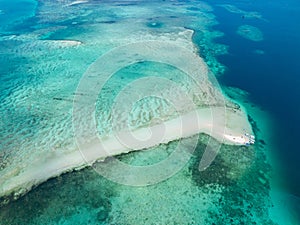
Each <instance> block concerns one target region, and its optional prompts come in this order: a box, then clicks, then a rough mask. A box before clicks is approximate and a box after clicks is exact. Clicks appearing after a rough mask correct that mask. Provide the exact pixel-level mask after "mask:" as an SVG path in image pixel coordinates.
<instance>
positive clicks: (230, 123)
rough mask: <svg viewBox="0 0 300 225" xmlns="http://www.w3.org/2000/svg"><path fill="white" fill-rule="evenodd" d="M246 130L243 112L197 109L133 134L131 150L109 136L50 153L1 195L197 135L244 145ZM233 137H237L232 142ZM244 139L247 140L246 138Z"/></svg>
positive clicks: (14, 194)
mask: <svg viewBox="0 0 300 225" xmlns="http://www.w3.org/2000/svg"><path fill="white" fill-rule="evenodd" d="M211 110H215V112H216V113H215V114H214V115H217V116H214V118H212V116H211ZM197 120H198V122H197ZM195 121H196V122H197V123H196V122H195ZM183 123H184V124H183ZM212 128H213V129H212ZM149 129H150V130H151V131H152V132H153V134H155V133H156V132H160V131H161V130H163V131H164V133H163V136H161V138H160V139H159V140H157V139H155V138H154V140H153V139H151V138H150V139H148V140H147V137H149ZM245 131H246V132H247V133H251V134H252V129H251V127H250V125H249V123H248V120H247V118H246V113H244V112H242V111H233V110H232V109H227V110H226V111H225V110H224V108H223V107H214V108H201V109H197V110H195V111H193V112H189V113H187V114H184V115H182V116H180V117H178V118H175V119H172V120H169V121H166V122H164V123H162V124H158V125H155V126H152V127H148V128H140V129H137V130H135V131H133V132H132V134H133V135H134V136H135V137H137V138H138V139H140V140H143V141H141V142H139V141H136V142H131V143H129V147H128V146H125V145H124V143H121V142H120V141H119V140H118V138H117V137H116V136H110V137H106V138H104V139H102V140H100V142H101V144H102V146H101V147H100V146H99V144H97V143H98V142H99V140H94V141H92V142H89V143H87V145H86V148H84V149H81V151H79V150H74V151H72V152H71V153H68V154H59V153H57V152H53V153H51V154H48V155H47V156H45V157H44V158H43V160H39V161H36V162H33V163H32V164H31V165H30V166H29V167H26V168H24V169H23V170H22V171H21V172H20V173H19V174H18V175H17V176H13V177H10V178H9V179H7V180H5V181H4V182H3V183H2V185H1V189H0V196H1V197H4V196H11V197H12V198H14V199H16V198H18V197H19V196H21V195H23V194H25V193H26V192H28V191H30V189H31V188H32V187H34V186H37V185H39V184H41V183H42V182H45V181H46V180H48V179H49V178H52V177H56V176H59V175H61V174H63V173H66V172H68V171H72V170H74V169H75V170H76V169H80V168H84V167H86V166H88V165H91V164H92V163H94V162H95V161H97V160H104V159H105V158H106V157H108V156H114V155H118V154H121V153H127V152H130V151H135V150H140V149H144V148H149V147H153V146H156V145H159V144H162V143H168V142H170V141H173V140H178V139H180V138H186V137H190V136H192V135H195V134H197V133H206V134H209V135H210V136H212V137H214V138H215V139H217V140H218V141H220V142H223V143H225V144H231V145H244V144H245V143H244V139H243V138H238V137H241V136H242V135H243V134H244V133H245ZM127 134H129V132H123V135H125V136H126V135H127ZM154 136H155V135H154ZM233 137H237V138H236V139H233ZM244 138H245V140H246V139H247V137H246V136H244ZM246 141H247V140H246ZM83 155H84V157H83ZM41 168H42V169H41Z"/></svg>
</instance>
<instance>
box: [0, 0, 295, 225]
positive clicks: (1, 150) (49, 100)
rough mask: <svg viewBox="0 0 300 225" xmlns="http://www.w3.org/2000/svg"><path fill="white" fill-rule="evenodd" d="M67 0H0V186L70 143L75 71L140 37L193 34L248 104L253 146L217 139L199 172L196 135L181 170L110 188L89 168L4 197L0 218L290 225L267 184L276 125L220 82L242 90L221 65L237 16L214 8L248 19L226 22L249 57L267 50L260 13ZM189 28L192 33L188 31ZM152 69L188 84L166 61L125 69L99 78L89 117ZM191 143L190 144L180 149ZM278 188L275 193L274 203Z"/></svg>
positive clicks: (159, 151) (186, 38) (291, 217)
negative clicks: (100, 86)
mask: <svg viewBox="0 0 300 225" xmlns="http://www.w3.org/2000/svg"><path fill="white" fill-rule="evenodd" d="M70 3H71V1H45V0H43V1H39V2H38V3H37V2H35V1H10V2H8V1H4V0H2V1H0V10H1V11H0V12H1V13H0V18H1V24H0V33H1V36H0V42H1V45H0V52H1V55H0V64H1V67H0V74H1V76H0V92H1V96H0V101H1V105H0V116H1V121H0V138H1V140H2V141H1V143H0V176H1V185H0V187H1V189H2V187H4V184H5V182H6V181H7V180H9V179H10V178H11V177H15V176H18V174H20V173H21V172H22V171H23V169H24V168H26V167H28V166H30V165H31V164H32V163H35V162H36V161H39V160H42V159H43V158H44V157H45V156H49V155H51V154H54V155H55V154H61V153H68V152H72V151H74V149H76V148H77V146H76V142H75V140H74V137H73V136H74V133H73V126H72V107H73V98H74V96H75V95H76V94H78V93H76V88H77V85H78V83H79V81H80V79H81V77H82V75H83V74H84V73H85V71H86V70H87V68H88V67H89V66H90V65H91V64H92V63H93V62H94V61H95V60H96V59H97V58H98V57H99V56H100V55H102V54H104V53H106V52H108V51H109V50H111V49H113V48H114V47H117V46H120V45H124V44H128V43H134V42H136V41H141V40H151V41H157V40H168V41H169V40H173V41H174V40H175V41H177V43H179V44H181V45H182V46H184V47H185V48H191V46H193V45H191V43H192V41H193V42H194V44H195V46H197V47H198V48H199V49H200V50H199V54H200V55H201V57H203V58H204V60H205V62H206V63H207V65H208V67H209V69H210V71H211V74H210V76H217V77H218V78H219V79H220V80H221V81H222V79H224V80H225V81H224V84H223V83H222V85H223V90H224V93H226V94H227V95H228V96H229V97H231V98H232V99H233V100H235V101H237V102H239V103H240V104H242V105H243V106H244V107H246V109H247V111H248V114H249V115H248V118H249V122H250V123H251V125H252V129H253V131H254V134H255V136H256V140H257V141H256V143H255V144H254V145H252V146H247V147H246V146H229V145H222V147H221V149H220V151H219V153H218V155H217V157H216V159H215V160H214V161H213V163H212V165H210V166H209V167H208V168H207V169H206V170H204V171H199V168H198V167H199V161H200V159H201V156H202V155H203V153H204V151H205V148H206V144H207V142H208V140H209V137H208V136H207V135H204V134H200V135H199V141H198V144H197V148H196V149H195V151H194V152H193V154H192V156H191V159H190V160H189V162H188V163H187V164H186V165H185V166H184V167H183V168H182V170H180V171H179V172H178V173H177V174H175V175H174V176H172V177H170V178H169V179H166V180H164V181H163V182H160V183H157V184H154V185H150V186H145V187H131V186H125V185H121V184H117V183H114V182H112V181H109V180H107V179H106V178H103V177H102V176H100V175H99V174H98V173H96V171H95V170H93V168H92V167H88V168H85V169H82V170H79V171H73V172H70V173H66V174H63V175H61V176H59V177H56V178H51V179H50V180H48V181H46V182H43V183H42V184H40V185H39V186H37V187H35V188H34V189H33V190H31V191H29V190H25V191H24V194H25V193H26V194H25V195H24V196H22V197H19V198H18V199H16V200H13V199H12V198H13V197H12V196H8V197H2V198H0V200H1V204H2V205H1V208H0V224H5V225H6V224H298V222H299V221H297V219H299V218H297V211H296V209H298V210H299V200H297V197H291V196H292V195H289V194H287V193H286V191H285V190H284V189H283V190H282V189H280V190H279V191H278V189H277V186H276V185H274V184H273V183H276V180H280V181H281V180H282V178H281V177H280V176H281V175H278V174H277V170H276V169H275V167H276V163H274V162H273V161H272V157H274V155H272V154H273V153H272V152H274V151H275V148H274V146H275V145H276V143H273V135H276V134H273V133H272V132H273V131H272V126H273V124H272V125H269V124H268V123H267V122H266V121H265V118H264V117H263V116H262V115H266V116H267V117H268V118H272V115H270V114H268V112H262V111H261V110H260V109H259V106H256V105H254V104H253V103H252V102H251V100H252V99H251V98H253V96H252V95H251V92H250V90H249V89H247V88H245V89H247V91H249V92H250V94H249V93H247V92H244V91H242V90H240V89H234V88H229V87H228V85H229V84H230V85H232V86H237V87H239V88H241V89H243V86H242V85H237V83H235V82H232V83H231V82H229V81H228V80H227V82H226V79H227V78H226V77H228V76H229V77H230V75H228V74H229V72H228V71H231V68H235V67H231V64H234V63H235V62H228V61H226V57H230V55H231V54H233V53H232V52H231V51H232V48H233V47H232V44H230V43H228V40H227V39H226V38H228V33H226V32H227V29H226V26H229V25H230V24H231V23H230V21H231V22H232V21H235V19H231V20H230V19H228V23H226V22H225V21H227V19H223V17H222V15H227V14H228V15H230V13H232V14H233V15H237V17H238V18H241V17H242V20H243V21H244V20H248V21H247V22H241V23H239V24H237V26H234V31H235V32H236V31H237V30H238V28H239V27H240V26H242V27H241V29H240V30H239V32H236V33H235V34H236V35H237V36H234V37H236V38H237V39H238V38H243V39H242V40H244V39H245V40H247V41H249V43H248V42H247V43H246V44H248V45H249V49H251V51H254V53H251V54H253V55H255V57H260V56H261V55H262V56H263V57H266V56H267V54H268V53H267V51H266V50H265V49H264V48H263V46H261V45H260V44H259V43H260V42H261V41H262V40H263V38H266V37H265V34H264V31H261V30H259V28H258V27H259V26H258V25H259V24H260V23H262V24H263V23H268V21H266V20H268V18H265V17H267V16H264V15H263V13H262V16H261V15H260V14H259V13H246V11H247V12H248V11H254V9H252V8H250V9H247V8H243V9H244V11H241V10H237V8H234V7H233V8H232V7H228V6H227V7H226V6H225V7H224V6H222V7H221V6H219V5H213V4H212V5H210V3H203V2H199V1H163V2H160V1H151V2H149V1H132V2H131V1H129V2H127V1H126V2H124V1H114V2H110V1H101V2H100V1H90V2H88V3H82V4H74V5H70ZM220 4H223V3H220ZM241 8H242V7H241ZM238 9H239V8H238ZM221 10H223V11H222V12H219V11H221ZM226 10H227V11H226ZM229 11H231V12H229ZM226 13H227V14H226ZM253 20H258V21H259V22H257V23H258V24H256V23H252V21H253ZM232 23H233V22H232ZM243 25H247V26H246V27H245V26H243ZM253 27H254V28H253ZM188 30H193V31H194V33H193V35H191V33H188V32H186V31H188ZM228 30H229V29H228ZM255 31H256V32H255ZM260 32H261V33H260ZM229 39H230V38H229ZM62 40H67V41H68V42H63V41H62ZM230 41H232V42H235V41H234V40H230ZM254 43H258V44H257V45H256V44H254ZM244 44H245V43H242V45H244ZM249 51H250V50H249ZM265 52H266V53H265ZM235 54H237V53H235ZM240 54H244V53H240ZM221 56H222V57H221ZM221 62H222V63H221ZM242 65H244V64H242ZM245 67H246V65H245ZM240 73H244V72H240ZM150 74H151V76H164V77H165V78H168V79H174V81H175V82H178V83H179V84H182V86H183V87H184V84H186V83H188V81H187V80H185V78H184V74H183V73H182V71H178V70H177V69H175V68H173V67H171V66H169V65H163V64H157V63H156V64H155V63H151V62H146V63H142V64H136V65H131V66H129V67H127V68H125V69H123V70H120V71H118V73H116V74H115V77H114V78H112V79H111V80H110V81H109V82H107V83H106V85H107V86H106V87H105V88H104V90H105V91H104V95H99V101H98V102H97V105H96V110H97V111H96V113H99V114H100V115H101V112H102V111H104V112H105V111H106V110H105V109H106V108H104V106H106V104H107V105H110V104H111V101H112V97H115V96H116V95H117V94H118V92H119V91H120V90H122V88H123V87H124V85H126V84H127V83H129V82H131V81H132V80H134V79H137V78H140V77H147V76H149V75H150ZM224 74H225V75H224ZM241 76H242V75H241ZM235 79H236V78H234V79H233V80H235ZM245 79H249V77H247V76H245ZM227 83H229V84H227ZM226 84H227V86H226ZM174 95H175V94H174ZM164 104H165V105H166V106H165V105H164ZM159 105H163V106H164V109H165V110H166V111H163V110H162V111H161V114H159V113H158V114H157V115H159V116H161V117H163V116H165V115H169V114H168V112H170V108H169V105H168V103H165V102H160V103H159ZM150 108H151V107H150ZM146 109H148V108H146ZM146 111H149V110H146ZM264 113H265V114H264ZM105 116H106V115H104V116H103V118H104V119H103V118H102V117H101V116H99V121H98V124H97V125H98V131H99V133H100V135H104V134H107V133H109V132H110V130H109V127H108V128H107V127H105V125H103V124H102V123H101V122H103V121H106V118H105ZM146 122H148V120H147V121H146ZM272 122H273V121H272ZM177 145H178V141H173V142H170V143H168V144H160V145H158V146H156V147H153V148H150V149H147V150H142V151H137V152H131V153H128V154H123V155H120V156H118V157H117V158H118V159H119V160H120V161H122V162H124V163H127V164H130V165H135V166H137V165H138V166H145V165H151V164H155V163H158V162H160V161H162V160H164V159H166V158H168V156H169V155H171V154H172V152H173V151H174V149H175V148H176V146H177ZM189 148H190V146H186V149H187V151H189ZM107 160H109V159H107ZM274 161H276V160H274ZM46 164H47V161H46V162H45V167H46ZM98 165H99V166H101V162H98ZM94 166H95V167H97V164H96V165H94ZM276 168H277V167H276ZM43 169H44V168H43V167H41V168H40V170H41V171H42V170H43ZM272 180H275V182H273V181H272ZM27 191H29V192H28V193H27ZM274 192H276V193H278V197H277V198H276V199H275V198H274ZM276 196H277V195H276ZM287 196H288V197H287ZM278 199H281V201H279V200H278ZM7 200H10V202H9V203H8V202H7ZM4 203H5V204H4ZM282 218H284V219H282Z"/></svg>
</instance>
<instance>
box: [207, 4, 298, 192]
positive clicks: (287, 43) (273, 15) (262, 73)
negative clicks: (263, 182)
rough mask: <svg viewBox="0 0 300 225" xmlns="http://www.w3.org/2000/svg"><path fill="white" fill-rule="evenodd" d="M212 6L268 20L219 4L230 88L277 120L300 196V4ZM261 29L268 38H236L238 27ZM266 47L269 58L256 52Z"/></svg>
mask: <svg viewBox="0 0 300 225" xmlns="http://www.w3.org/2000/svg"><path fill="white" fill-rule="evenodd" d="M210 3H211V4H212V5H217V4H225V3H226V4H234V5H235V6H237V7H238V8H240V9H243V10H245V11H258V12H260V13H261V14H262V15H263V17H264V18H265V19H266V20H267V21H262V20H259V19H256V18H252V19H249V18H243V17H242V16H241V15H240V14H233V13H230V12H228V11H226V10H225V9H224V8H221V7H217V6H215V7H214V9H215V15H216V16H217V20H218V21H219V22H220V24H219V25H217V26H216V28H217V29H218V30H221V31H222V32H224V33H225V36H223V37H222V38H220V39H218V42H221V43H224V44H226V45H228V46H229V54H228V55H225V56H222V57H220V58H219V59H220V61H221V62H222V63H223V64H224V65H226V67H227V70H226V73H225V75H223V76H222V77H221V78H220V80H221V83H223V84H224V85H229V86H234V87H238V88H240V89H243V90H246V91H248V92H249V93H250V98H251V101H252V102H254V103H255V104H256V105H258V106H260V107H261V108H262V109H264V110H266V111H267V112H269V113H271V115H272V116H273V119H274V122H275V128H276V130H275V131H274V137H275V140H274V142H275V143H276V146H278V148H277V149H276V150H275V149H274V151H276V152H275V155H277V157H278V160H279V162H280V163H281V167H282V168H281V169H282V170H283V174H284V176H285V178H286V181H287V184H288V188H289V189H290V191H291V193H293V194H294V195H297V196H300V171H299V162H300V147H299V146H300V139H299V138H300V137H299V134H300V132H299V129H300V118H299V115H300V91H299V87H300V64H299V59H300V57H299V50H300V26H299V21H300V13H299V11H300V2H299V1H298V2H297V1H290V0H289V1H277V2H275V3H274V1H251V2H250V1H237V2H236V1H235V2H234V3H232V2H224V1H217V2H216V1H213V2H212V1H211V2H210ZM243 24H249V25H252V26H255V27H258V28H259V29H260V30H261V31H262V32H263V34H264V40H263V41H261V42H253V41H251V40H247V39H244V38H243V37H241V36H239V35H237V34H236V29H237V27H238V26H240V25H243ZM255 49H260V50H263V51H264V52H265V54H262V55H259V54H254V53H253V50H255Z"/></svg>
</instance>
